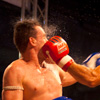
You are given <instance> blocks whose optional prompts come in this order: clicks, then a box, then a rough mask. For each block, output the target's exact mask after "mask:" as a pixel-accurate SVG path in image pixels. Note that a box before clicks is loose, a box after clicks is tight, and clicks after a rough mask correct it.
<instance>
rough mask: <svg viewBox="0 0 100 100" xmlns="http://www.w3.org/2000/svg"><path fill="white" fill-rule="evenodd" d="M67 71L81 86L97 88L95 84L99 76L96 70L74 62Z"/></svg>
mask: <svg viewBox="0 0 100 100" xmlns="http://www.w3.org/2000/svg"><path fill="white" fill-rule="evenodd" d="M67 71H68V72H69V73H70V74H71V75H72V76H73V77H74V78H75V79H76V80H77V81H78V82H80V83H81V84H84V85H87V86H89V87H94V86H95V84H94V82H95V80H96V78H97V74H96V73H95V71H94V70H92V69H90V68H87V67H86V66H84V65H80V64H76V63H75V62H73V63H72V64H71V66H70V67H69V68H68V70H67Z"/></svg>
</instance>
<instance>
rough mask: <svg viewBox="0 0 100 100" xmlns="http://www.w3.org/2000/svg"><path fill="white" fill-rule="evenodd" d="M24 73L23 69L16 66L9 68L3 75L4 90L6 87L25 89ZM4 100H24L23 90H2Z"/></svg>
mask: <svg viewBox="0 0 100 100" xmlns="http://www.w3.org/2000/svg"><path fill="white" fill-rule="evenodd" d="M22 76H23V75H22V71H21V68H19V67H18V66H16V65H15V64H11V65H10V66H8V67H7V68H6V70H5V72H4V75H3V88H5V87H6V86H10V87H13V86H17V87H19V88H23V86H22V78H23V77H22ZM2 100H23V90H21V89H7V90H5V89H3V90H2Z"/></svg>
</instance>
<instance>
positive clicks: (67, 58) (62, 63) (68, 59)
mask: <svg viewBox="0 0 100 100" xmlns="http://www.w3.org/2000/svg"><path fill="white" fill-rule="evenodd" d="M73 62H74V60H73V59H72V58H71V57H70V56H69V55H66V56H64V57H63V58H62V59H61V60H60V61H59V63H58V66H60V67H61V68H62V69H63V70H64V71H67V69H68V67H69V66H70V65H71V64H72V63H73Z"/></svg>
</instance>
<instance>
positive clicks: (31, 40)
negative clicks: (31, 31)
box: [29, 37, 36, 46]
mask: <svg viewBox="0 0 100 100" xmlns="http://www.w3.org/2000/svg"><path fill="white" fill-rule="evenodd" d="M29 43H30V44H31V45H32V46H36V39H35V38H33V37H29Z"/></svg>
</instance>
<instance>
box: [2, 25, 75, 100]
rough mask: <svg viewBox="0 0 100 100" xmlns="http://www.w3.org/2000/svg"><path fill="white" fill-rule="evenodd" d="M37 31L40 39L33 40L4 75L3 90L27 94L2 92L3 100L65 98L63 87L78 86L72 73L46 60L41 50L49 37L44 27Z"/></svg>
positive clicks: (31, 39)
mask: <svg viewBox="0 0 100 100" xmlns="http://www.w3.org/2000/svg"><path fill="white" fill-rule="evenodd" d="M35 28H36V29H37V37H36V39H35V38H33V37H30V38H29V43H28V46H27V49H26V51H25V52H24V53H21V58H20V59H18V60H16V61H13V62H12V63H11V64H10V65H9V66H8V67H7V68H6V69H5V72H4V75H3V87H5V86H18V87H23V88H24V91H22V90H18V89H17V90H10V89H8V90H2V100H41V98H42V100H52V99H54V98H57V97H60V96H62V87H64V86H69V85H72V84H74V83H76V80H75V79H74V78H73V77H72V76H71V75H70V74H69V73H68V72H64V71H63V70H62V69H60V68H59V67H58V66H57V65H56V64H55V63H54V62H52V61H51V60H50V59H49V58H45V57H44V56H43V54H42V51H41V48H42V46H43V45H44V44H45V43H46V41H47V38H46V34H45V32H44V30H43V29H42V28H41V27H40V26H36V27H35Z"/></svg>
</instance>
